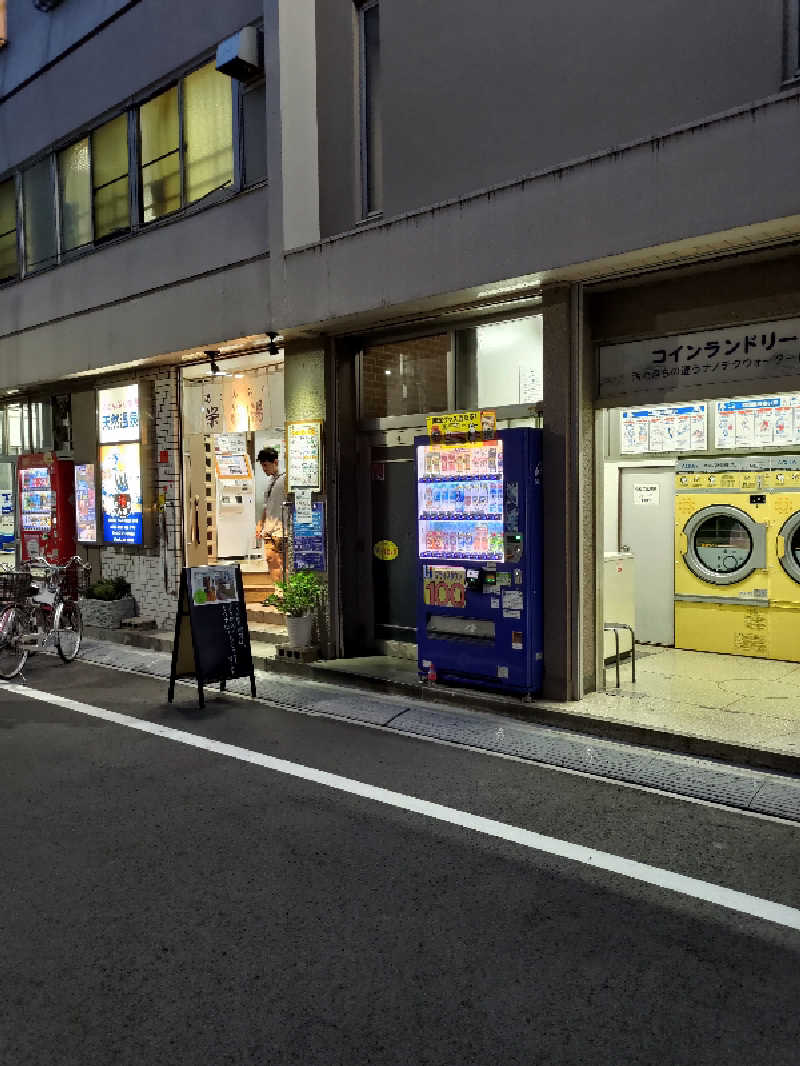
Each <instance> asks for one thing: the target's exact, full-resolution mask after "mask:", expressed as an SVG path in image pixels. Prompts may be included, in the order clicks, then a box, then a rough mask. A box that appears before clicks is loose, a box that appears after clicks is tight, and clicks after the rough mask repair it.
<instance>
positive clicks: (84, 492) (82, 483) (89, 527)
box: [75, 463, 97, 544]
mask: <svg viewBox="0 0 800 1066" xmlns="http://www.w3.org/2000/svg"><path fill="white" fill-rule="evenodd" d="M95 495H96V493H95V482H94V463H77V464H76V465H75V528H76V540H78V541H79V542H82V543H84V544H85V543H89V544H94V543H95V542H96V541H97V504H96V500H95Z"/></svg>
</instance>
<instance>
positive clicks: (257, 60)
mask: <svg viewBox="0 0 800 1066" xmlns="http://www.w3.org/2000/svg"><path fill="white" fill-rule="evenodd" d="M216 67H217V70H218V71H219V72H220V74H227V75H228V77H229V78H236V79H237V80H238V81H250V79H251V78H256V77H258V76H259V75H260V74H261V73H262V71H263V69H264V59H263V42H262V35H261V31H260V30H258V29H257V28H256V27H255V26H245V27H244V28H243V29H241V30H239V32H238V33H234V35H233V36H232V37H226V39H225V40H224V41H222V42H221V43H220V44H218V45H217V57H216Z"/></svg>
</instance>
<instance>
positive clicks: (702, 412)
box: [619, 403, 708, 455]
mask: <svg viewBox="0 0 800 1066" xmlns="http://www.w3.org/2000/svg"><path fill="white" fill-rule="evenodd" d="M706 408H707V405H706V404H705V403H695V404H681V405H679V406H675V407H671V406H660V407H633V408H623V409H622V410H621V411H620V414H619V419H620V420H619V441H620V453H621V454H622V455H643V454H645V453H656V454H658V453H659V452H661V453H664V452H668V453H671V452H704V451H706V450H707V448H708V439H707V432H706V425H707V415H706Z"/></svg>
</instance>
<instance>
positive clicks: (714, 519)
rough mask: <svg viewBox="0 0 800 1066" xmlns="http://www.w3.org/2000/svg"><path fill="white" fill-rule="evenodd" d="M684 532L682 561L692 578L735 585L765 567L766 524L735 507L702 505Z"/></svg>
mask: <svg viewBox="0 0 800 1066" xmlns="http://www.w3.org/2000/svg"><path fill="white" fill-rule="evenodd" d="M798 517H800V516H798ZM683 531H684V533H685V534H686V552H685V554H684V556H683V558H684V561H685V563H686V565H687V566H688V567H689V569H690V570H691V571H692V573H693V574H694V575H695V577H699V578H700V579H701V581H707V582H708V583H709V585H734V584H736V582H737V581H744V580H745V578H748V577H749V576H750V575H751V574H752V573H753V572H754V571H755V570H763V569H765V568H766V565H767V527H766V523H762V522H756V521H755V519H754V518H751V516H750V515H749V514H747V513H746V512H745V511H742V510H741V509H740V508H738V507H733V506H732V505H730V504H723V503H720V504H714V505H712V506H711V507H703V508H702V510H700V511H696V512H695V514H693V515H692V517H691V518H690V519H689V521H688V522H687V523H686V525H685V526H684V527H683ZM798 573H799V574H800V569H799V570H798Z"/></svg>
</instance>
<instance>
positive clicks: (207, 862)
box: [0, 658, 800, 1066]
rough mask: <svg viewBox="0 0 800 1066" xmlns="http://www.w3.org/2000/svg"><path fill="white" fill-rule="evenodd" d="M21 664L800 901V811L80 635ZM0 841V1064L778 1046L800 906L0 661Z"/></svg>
mask: <svg viewBox="0 0 800 1066" xmlns="http://www.w3.org/2000/svg"><path fill="white" fill-rule="evenodd" d="M28 685H29V687H30V688H35V689H38V690H40V691H44V692H50V693H57V694H59V695H62V696H64V695H65V696H69V697H71V698H72V699H76V700H80V701H84V702H86V703H89V704H91V705H93V706H95V707H101V708H107V709H110V710H114V711H118V712H120V713H122V714H125V715H129V716H131V717H135V718H139V719H146V720H148V721H151V722H155V723H160V724H162V725H168V726H171V727H173V728H176V729H179V730H182V731H185V732H187V733H190V734H194V735H196V736H199V737H208V738H212V739H216V740H220V741H224V742H226V743H228V744H232V745H237V746H240V747H243V748H246V749H248V750H252V751H258V752H263V753H265V754H267V755H270V756H275V757H278V758H280V759H285V760H289V761H291V762H294V763H299V764H302V765H303V766H307V767H315V768H318V769H321V770H326V771H331V772H334V773H336V774H340V775H344V776H345V777H348V778H353V779H356V780H358V781H362V782H367V783H370V784H373V785H377V786H381V787H383V788H387V789H392V790H395V791H397V792H400V793H403V794H406V795H410V796H415V797H421V798H424V799H427V800H431V801H434V802H436V803H440V804H445V805H447V806H449V807H452V808H456V809H457V810H460V811H467V812H470V813H473V814H479V815H483V816H486V817H488V818H493V819H498V820H500V821H502V822H505V823H510V824H512V825H514V826H519V827H521V828H524V829H530V830H534V831H536V832H540V833H544V834H548V835H549V836H553V837H557V838H559V839H563V840H567V841H571V842H573V843H576V844H582V845H586V846H588V847H591V848H599V849H603V850H604V851H606V852H612V853H614V854H616V855H621V856H624V857H627V858H630V859H635V860H638V861H639V862H643V863H648V864H651V865H653V866H657V867H659V868H664V869H667V870H672V871H675V872H677V873H680V874H685V875H689V876H691V877H694V878H699V879H702V880H705V881H709V882H712V883H714V884H719V885H722V886H725V887H728V888H733V889H736V890H738V891H741V892H744V893H749V894H752V895H754V896H758V897H762V898H764V899H768V900H772V901H774V902H777V903H782V904H786V905H788V906H791V907H800V878H799V877H798V873H799V872H800V827H799V826H797V825H792V824H786V823H781V822H777V821H774V820H769V819H764V818H758V817H754V816H752V815H747V814H743V813H739V812H734V811H727V810H722V809H719V808H715V807H711V806H706V805H703V804H697V803H689V802H686V801H683V800H679V799H675V798H672V797H668V796H663V795H656V794H652V793H648V792H646V791H642V790H638V789H633V788H626V787H623V786H620V785H617V784H614V783H606V782H600V781H596V780H592V779H589V778H584V777H579V776H576V775H570V774H564V773H559V772H556V771H551V770H547V769H543V768H540V767H536V766H532V765H530V764H525V763H521V762H516V761H513V760H509V759H502V758H497V757H492V756H488V755H483V754H481V753H478V752H474V751H468V750H460V749H457V748H453V747H450V746H447V745H442V744H435V743H431V742H428V741H422V740H416V739H413V738H408V737H403V736H398V735H394V734H391V733H387V732H386V731H383V730H377V729H370V728H366V727H363V726H357V725H352V724H349V723H346V722H342V721H332V720H329V719H325V718H321V717H313V716H309V715H303V714H297V713H291V712H288V711H284V710H279V709H275V708H270V707H268V706H265V705H263V704H253V703H251V702H249V701H247V700H241V699H237V698H235V697H232V696H230V697H219V696H214V695H211V697H210V699H209V703H208V705H207V707H206V710H205V711H204V712H198V711H197V709H196V703H195V701H194V697H193V693H192V690H191V689H189V688H186V687H179V689H178V696H177V702H176V704H174V705H172V706H169V705H167V703H166V686H165V684H164V683H162V682H160V681H155V680H153V679H149V678H144V677H139V676H136V675H131V674H125V673H120V672H117V671H113V670H106V669H102V668H96V667H90V666H87V665H85V664H74V665H73V666H70V667H64V666H61V665H60V664H59V663H58V662H56V661H55V660H48V659H42V658H39V659H38V660H37V662H36V664H35V669H31V671H30V675H29V682H28ZM353 699H358V694H357V693H353ZM0 855H2V865H1V866H0V926H1V928H2V946H1V947H0V994H1V995H2V1000H1V1001H0V1002H2V1007H0V1062H2V1063H3V1066H6V1064H8V1066H23V1064H37V1066H39V1064H41V1066H45V1064H46V1066H55V1064H62V1063H65V1064H66V1063H69V1064H76V1066H78V1064H80V1066H95V1064H97V1066H110V1064H114V1066H117V1064H128V1063H130V1064H136V1066H142V1064H146V1066H160V1064H162V1063H163V1064H165V1066H167V1064H170V1066H172V1064H175V1066H178V1064H191V1066H197V1064H201V1063H202V1064H217V1063H220V1064H222V1063H236V1064H256V1063H258V1064H261V1063H270V1064H273V1063H274V1064H283V1063H287V1064H288V1063H302V1064H304V1066H316V1064H325V1066H338V1064H342V1066H345V1064H346V1066H358V1064H361V1063H376V1064H403V1066H413V1064H420V1066H422V1064H437V1066H438V1064H442V1066H444V1064H447V1066H451V1064H452V1066H455V1064H458V1066H466V1064H472V1063H475V1064H495V1063H498V1064H501V1063H502V1064H516V1063H520V1064H525V1066H532V1064H539V1063H542V1064H570V1066H572V1064H590V1066H594V1064H609V1066H626V1064H628V1063H631V1064H633V1063H635V1064H650V1063H652V1064H659V1066H663V1064H675V1066H678V1064H684V1063H686V1064H687V1066H688V1064H689V1063H691V1064H692V1066H702V1064H723V1063H725V1064H726V1066H727V1064H729V1063H732V1062H735V1063H740V1062H741V1063H755V1064H769V1066H781V1064H784V1063H785V1064H787V1066H789V1064H791V1066H797V1063H798V1061H800V1051H799V1050H798V1048H800V1015H799V1014H798V1003H800V965H798V964H799V963H800V932H797V931H793V930H790V929H787V928H784V927H782V926H780V925H778V924H773V923H771V922H767V921H764V920H762V919H759V918H755V917H752V916H749V915H747V914H741V913H736V912H734V911H730V910H727V909H724V908H721V907H719V906H716V905H714V904H711V903H707V902H703V901H701V900H698V899H696V898H694V897H692V896H687V895H683V894H680V893H676V892H670V891H666V890H665V889H663V888H659V887H655V886H653V885H649V884H646V883H643V882H641V881H638V880H633V879H630V878H627V877H623V876H620V875H619V874H612V873H608V872H604V871H602V870H598V869H594V868H591V867H589V866H586V865H582V864H580V863H577V862H572V861H569V860H567V859H563V858H559V857H556V856H554V855H551V854H547V853H543V852H541V851H536V850H532V849H530V848H524V847H520V846H519V845H517V844H515V843H512V842H508V841H504V840H499V839H495V838H492V837H490V836H486V835H483V834H479V833H476V832H474V831H472V830H470V829H467V828H463V827H461V826H458V825H451V824H446V823H444V822H441V821H435V820H431V819H429V818H425V817H422V816H420V815H419V814H414V813H410V812H409V811H406V810H402V809H400V808H398V807H392V806H387V805H385V804H379V803H375V802H373V801H371V800H368V799H365V798H362V797H359V796H356V795H351V794H348V793H347V792H342V791H335V790H332V789H331V788H327V787H325V786H324V785H322V784H319V783H315V782H309V781H306V780H299V779H296V778H292V777H287V776H286V775H284V774H279V773H275V772H274V771H272V770H270V769H267V768H265V767H263V766H258V765H253V764H249V763H246V762H241V761H239V760H237V759H235V758H227V757H225V756H223V755H220V754H217V753H213V752H210V751H206V750H202V749H198V748H196V747H190V746H187V745H186V744H183V743H179V742H177V741H175V740H172V739H166V738H164V737H160V736H154V735H150V734H148V733H142V732H138V731H134V730H132V729H130V728H127V727H125V726H124V725H119V724H113V723H109V722H105V721H101V720H98V719H96V718H90V717H87V716H85V715H83V714H81V713H78V712H77V711H74V710H67V709H64V708H61V707H58V706H54V705H52V704H50V703H47V702H40V701H38V700H37V701H34V700H32V699H30V698H29V697H26V696H22V695H16V694H14V693H11V692H9V691H8V690H5V691H3V690H0Z"/></svg>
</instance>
